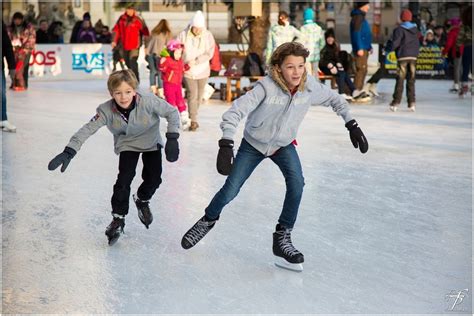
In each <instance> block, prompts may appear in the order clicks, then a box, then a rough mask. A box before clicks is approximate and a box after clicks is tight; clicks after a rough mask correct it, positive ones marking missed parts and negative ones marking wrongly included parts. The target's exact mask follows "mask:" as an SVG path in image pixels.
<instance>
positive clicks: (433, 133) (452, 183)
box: [2, 79, 473, 314]
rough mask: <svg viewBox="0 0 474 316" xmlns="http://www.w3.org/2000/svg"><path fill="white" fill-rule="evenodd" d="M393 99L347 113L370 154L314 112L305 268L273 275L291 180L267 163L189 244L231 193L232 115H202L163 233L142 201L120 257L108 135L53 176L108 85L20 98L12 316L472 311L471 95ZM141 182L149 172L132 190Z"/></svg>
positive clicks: (7, 226) (42, 85) (164, 215)
mask: <svg viewBox="0 0 474 316" xmlns="http://www.w3.org/2000/svg"><path fill="white" fill-rule="evenodd" d="M143 81H144V82H146V81H147V80H145V79H143ZM146 85H147V83H143V87H142V88H143V89H145V88H146ZM393 86H394V81H393V80H382V81H381V83H380V84H379V91H380V92H381V94H382V96H381V97H380V98H377V99H376V100H375V102H374V103H373V104H369V105H351V110H352V115H353V117H354V118H355V119H356V120H357V121H358V122H359V125H360V126H361V128H362V130H363V131H364V133H365V135H366V136H367V139H368V141H369V145H370V148H369V152H368V153H367V154H365V155H362V154H361V153H360V152H359V150H356V149H354V148H353V147H352V144H351V142H350V140H349V135H348V132H347V130H346V129H345V127H344V122H343V121H342V119H341V118H340V117H337V116H336V115H335V113H334V112H332V111H331V110H330V109H328V108H324V107H312V108H311V109H310V111H309V113H308V114H307V116H306V119H305V121H304V122H303V124H302V126H301V128H300V131H299V135H298V138H297V140H298V143H299V145H298V147H297V150H298V152H299V154H300V158H301V162H302V165H303V172H304V176H305V181H306V186H305V191H304V195H303V200H302V203H301V207H300V212H299V217H298V221H297V223H296V226H295V229H294V231H293V235H292V239H293V242H294V245H295V246H296V247H297V248H298V249H299V250H300V251H301V252H303V253H304V255H305V264H304V268H305V270H304V271H303V272H302V273H295V272H291V271H287V270H283V269H279V268H277V267H275V266H274V264H273V255H272V250H271V246H272V232H273V231H274V227H275V224H276V220H277V218H278V215H279V213H280V210H281V207H282V203H283V197H284V192H285V183H284V180H283V177H282V175H281V173H280V171H279V170H278V168H277V167H276V166H275V165H273V163H272V162H271V161H270V160H266V161H264V162H263V163H262V164H261V165H260V166H259V167H258V168H257V170H256V171H255V172H254V174H253V176H252V177H251V178H250V179H249V180H248V182H247V183H246V184H245V185H244V187H243V188H242V190H241V192H240V195H239V196H238V197H237V198H236V199H235V200H234V201H232V202H231V203H230V204H229V205H228V206H227V207H226V208H225V209H224V212H223V213H222V215H221V220H220V221H219V222H218V223H217V224H216V227H215V228H214V229H213V230H212V231H211V232H210V233H209V234H208V235H207V236H206V237H205V238H204V239H203V240H202V242H200V243H199V244H198V245H197V246H196V247H194V248H192V249H190V250H187V251H186V250H183V249H182V248H181V245H180V241H181V237H182V235H183V234H184V233H185V232H186V231H187V229H189V228H190V227H191V225H193V224H194V223H195V221H196V220H197V219H198V218H199V217H201V216H202V214H203V211H204V208H205V207H206V206H207V204H208V203H209V201H210V200H211V198H212V197H213V195H214V194H215V193H216V192H217V191H218V190H219V188H220V187H221V186H222V185H223V183H224V180H225V177H223V176H221V175H219V174H218V173H217V171H216V168H215V158H216V155H217V150H218V146H217V141H218V139H219V138H220V136H221V132H220V129H219V123H220V117H221V115H222V113H223V112H224V111H225V110H226V109H227V108H228V106H229V105H228V104H225V103H224V102H221V101H217V100H212V101H211V102H210V103H208V104H206V105H203V106H202V107H201V109H200V118H199V123H200V125H201V128H200V129H199V130H198V131H197V132H184V133H182V134H181V137H180V139H179V141H180V148H181V155H180V159H179V161H178V162H176V163H169V162H164V164H163V168H164V172H163V183H162V185H161V187H160V189H159V190H158V191H157V193H156V194H155V196H154V198H153V200H152V202H151V208H152V211H153V213H154V217H155V220H154V222H153V224H152V225H151V226H150V229H149V230H146V229H145V227H144V226H143V225H142V224H141V223H140V221H139V219H138V217H137V211H136V208H135V205H134V204H133V202H131V205H130V214H129V216H128V217H127V218H126V226H125V235H124V236H122V237H121V238H120V240H119V241H118V242H117V243H116V244H115V245H114V246H112V247H109V246H108V244H107V239H106V236H105V235H104V231H105V227H106V226H107V225H108V224H109V222H110V220H111V215H110V211H111V207H110V197H111V194H112V187H113V184H114V182H115V180H116V176H117V171H118V169H117V166H118V156H116V155H115V154H114V153H113V140H112V135H111V134H110V133H109V131H108V130H107V129H106V128H103V129H101V130H100V131H99V132H98V133H97V134H96V135H94V136H93V137H91V138H90V139H89V140H88V142H86V144H85V145H84V146H83V148H82V150H81V151H80V152H79V153H78V154H77V155H76V157H75V158H74V159H73V160H72V162H71V164H70V165H69V167H68V170H67V171H66V172H65V173H63V174H61V173H60V172H59V170H56V171H55V172H50V171H48V170H47V164H48V162H49V160H50V159H52V158H53V157H54V156H55V155H56V154H58V153H60V152H61V151H62V150H63V148H64V146H65V145H66V144H67V143H68V140H69V138H70V137H71V136H72V134H73V133H74V132H75V131H76V130H77V129H79V128H80V127H81V126H82V125H83V124H84V123H86V122H87V121H88V120H89V119H90V118H91V117H92V116H93V115H94V114H95V108H96V107H97V106H98V105H99V103H102V102H103V101H105V100H106V99H107V98H108V97H109V96H108V94H107V92H106V82H105V81H70V82H61V83H58V82H32V83H31V84H30V90H29V91H27V92H23V93H18V92H17V93H13V92H10V91H8V93H7V95H8V114H9V120H10V121H11V122H12V123H13V124H15V125H16V126H17V127H18V131H17V133H15V134H11V133H3V134H2V182H3V183H2V194H3V195H2V202H3V203H2V204H3V208H2V219H3V225H2V230H3V239H2V240H3V248H2V250H3V253H2V255H3V258H2V259H3V260H2V290H3V304H2V307H3V313H4V314H9V313H31V314H48V313H54V314H64V313H81V314H83V313H84V314H85V313H94V314H100V313H115V314H127V313H140V314H151V313H156V314H158V313H186V314H188V313H193V314H197V313H206V314H214V313H271V314H274V313H298V314H303V313H305V314H318V313H340V314H342V313H361V314H367V313H426V314H434V313H451V314H452V313H456V312H466V313H472V291H473V288H472V99H471V97H470V96H469V98H466V99H463V100H460V99H459V98H458V97H457V95H453V94H449V93H448V89H449V87H450V86H451V82H450V81H434V80H433V81H428V80H418V81H417V87H416V89H417V112H416V113H410V112H408V111H407V110H406V103H404V104H403V107H402V108H401V109H400V111H399V112H396V113H392V112H390V111H389V110H388V103H389V102H390V96H391V93H392V91H393ZM404 102H406V101H404ZM241 125H243V124H241ZM162 127H163V126H162ZM162 130H163V129H162ZM241 131H242V128H241V129H240V132H239V138H237V139H236V142H237V143H240V136H241V135H242V132H241ZM140 174H141V162H140V163H139V167H138V169H137V176H136V178H135V180H134V182H133V186H132V192H135V190H136V189H137V187H138V185H139V184H140V180H141V179H140V177H139V175H140ZM466 289H467V291H466ZM459 293H461V294H460V295H458V294H459ZM464 294H466V295H464ZM456 295H458V296H459V297H464V300H462V301H460V299H459V297H458V300H457V301H456V297H455V296H456ZM463 295H464V296H463Z"/></svg>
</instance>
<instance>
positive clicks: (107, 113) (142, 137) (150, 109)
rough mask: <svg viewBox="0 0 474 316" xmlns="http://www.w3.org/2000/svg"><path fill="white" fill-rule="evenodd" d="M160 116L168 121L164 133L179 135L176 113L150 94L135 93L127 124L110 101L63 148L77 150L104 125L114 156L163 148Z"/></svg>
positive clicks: (169, 106)
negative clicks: (112, 138)
mask: <svg viewBox="0 0 474 316" xmlns="http://www.w3.org/2000/svg"><path fill="white" fill-rule="evenodd" d="M160 117H164V118H166V120H167V121H168V129H167V131H168V133H178V132H179V126H180V125H179V124H180V118H179V113H178V110H177V109H176V108H175V107H173V106H171V105H170V104H169V103H167V102H166V101H164V100H162V99H160V98H158V97H156V96H154V95H151V94H149V95H140V94H138V93H137V97H136V105H135V108H134V109H133V110H132V111H131V112H130V116H129V118H128V123H127V122H125V120H124V119H123V118H122V115H121V113H120V112H119V111H118V110H117V108H116V105H115V101H114V100H113V99H110V100H109V101H107V102H105V103H102V104H101V105H99V107H98V108H97V113H96V115H95V116H94V117H93V118H92V119H91V120H90V121H89V122H88V123H87V124H85V125H84V126H83V127H81V128H80V129H79V130H78V131H77V132H76V133H75V134H74V135H73V136H72V137H71V140H70V141H69V144H68V145H67V147H71V148H72V149H74V150H75V151H79V149H81V146H82V144H84V142H85V141H86V140H87V139H88V138H89V137H90V136H91V135H93V134H94V133H95V132H97V130H98V129H99V128H101V127H102V126H104V125H106V126H107V128H108V129H109V131H110V132H111V133H112V134H113V135H114V151H115V153H116V154H117V155H118V154H120V153H121V152H122V151H138V152H145V151H154V150H156V149H157V145H158V144H160V146H161V147H163V145H164V143H163V139H162V138H161V135H160Z"/></svg>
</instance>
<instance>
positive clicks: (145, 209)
mask: <svg viewBox="0 0 474 316" xmlns="http://www.w3.org/2000/svg"><path fill="white" fill-rule="evenodd" d="M133 200H134V201H135V205H136V206H137V209H138V218H140V221H141V222H142V223H143V225H145V227H146V229H148V227H149V226H150V224H151V222H153V214H152V213H151V210H150V205H149V204H150V201H143V200H140V199H139V198H138V196H137V195H136V194H134V195H133Z"/></svg>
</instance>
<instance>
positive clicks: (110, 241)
mask: <svg viewBox="0 0 474 316" xmlns="http://www.w3.org/2000/svg"><path fill="white" fill-rule="evenodd" d="M107 237H108V236H107ZM119 237H120V233H117V234H115V235H113V236H112V237H109V246H113V245H114V244H115V243H116V242H117V240H119Z"/></svg>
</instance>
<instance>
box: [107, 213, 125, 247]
mask: <svg viewBox="0 0 474 316" xmlns="http://www.w3.org/2000/svg"><path fill="white" fill-rule="evenodd" d="M112 215H113V216H114V219H113V220H112V222H111V223H110V224H109V226H107V228H106V229H105V235H106V236H107V238H108V240H109V246H112V245H113V244H115V243H116V242H117V240H118V239H119V237H120V235H122V234H123V232H124V230H123V229H124V227H125V217H124V216H121V215H117V214H112Z"/></svg>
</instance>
